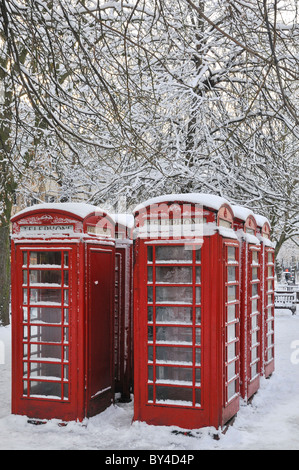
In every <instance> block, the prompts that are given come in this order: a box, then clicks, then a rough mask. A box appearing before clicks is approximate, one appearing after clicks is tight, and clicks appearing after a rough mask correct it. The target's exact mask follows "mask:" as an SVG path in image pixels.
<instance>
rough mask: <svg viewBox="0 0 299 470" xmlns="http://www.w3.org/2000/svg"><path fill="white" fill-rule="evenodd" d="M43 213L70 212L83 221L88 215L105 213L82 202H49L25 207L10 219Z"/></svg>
mask: <svg viewBox="0 0 299 470" xmlns="http://www.w3.org/2000/svg"><path fill="white" fill-rule="evenodd" d="M36 210H38V211H40V212H42V211H45V210H60V211H64V212H70V213H71V214H75V215H77V216H79V217H81V218H82V219H84V218H85V217H86V216H88V215H89V214H91V213H93V212H96V213H99V214H101V213H104V214H106V211H103V210H102V209H101V208H100V207H97V206H94V205H92V204H85V203H83V202H51V203H41V204H35V205H33V206H30V207H26V209H23V210H21V211H20V212H18V213H17V214H16V215H15V216H14V217H12V220H14V219H15V218H16V217H19V216H20V215H25V214H27V213H28V212H31V211H36Z"/></svg>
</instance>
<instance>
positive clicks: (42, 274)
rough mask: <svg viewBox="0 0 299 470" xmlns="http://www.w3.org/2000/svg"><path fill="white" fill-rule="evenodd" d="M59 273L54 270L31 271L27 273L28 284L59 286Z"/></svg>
mask: <svg viewBox="0 0 299 470" xmlns="http://www.w3.org/2000/svg"><path fill="white" fill-rule="evenodd" d="M61 277H62V275H61V271H56V270H51V271H50V270H40V269H39V270H37V269H35V270H32V269H30V271H29V279H30V284H31V285H34V284H51V285H52V284H54V285H59V286H61Z"/></svg>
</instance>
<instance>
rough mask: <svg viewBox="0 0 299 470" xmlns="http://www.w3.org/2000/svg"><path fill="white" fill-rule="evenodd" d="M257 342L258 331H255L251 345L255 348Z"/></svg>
mask: <svg viewBox="0 0 299 470" xmlns="http://www.w3.org/2000/svg"><path fill="white" fill-rule="evenodd" d="M257 341H258V334H257V331H253V332H252V334H251V345H252V346H253V345H254V344H256V343H257Z"/></svg>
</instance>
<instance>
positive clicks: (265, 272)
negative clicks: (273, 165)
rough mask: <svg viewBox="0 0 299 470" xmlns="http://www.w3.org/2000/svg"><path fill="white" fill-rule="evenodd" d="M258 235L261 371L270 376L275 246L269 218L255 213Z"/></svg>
mask: <svg viewBox="0 0 299 470" xmlns="http://www.w3.org/2000/svg"><path fill="white" fill-rule="evenodd" d="M255 218H256V221H257V237H258V238H259V240H260V243H261V248H262V257H261V273H262V274H261V279H262V285H263V289H262V322H261V329H262V335H261V341H262V351H263V354H262V367H261V373H262V374H263V375H264V376H265V377H266V378H268V377H269V376H270V375H271V374H272V373H273V371H274V289H275V288H274V246H273V243H272V242H271V227H270V223H269V220H268V219H267V218H266V217H264V216H261V215H259V214H255Z"/></svg>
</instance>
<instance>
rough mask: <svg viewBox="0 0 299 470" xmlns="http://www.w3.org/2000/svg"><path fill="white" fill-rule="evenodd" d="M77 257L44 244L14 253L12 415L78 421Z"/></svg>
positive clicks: (68, 250) (71, 250)
mask: <svg viewBox="0 0 299 470" xmlns="http://www.w3.org/2000/svg"><path fill="white" fill-rule="evenodd" d="M76 253H77V248H76V247H66V246H63V247H58V246H57V247H55V248H53V247H52V248H49V247H41V245H39V246H38V247H34V246H22V247H16V252H15V253H13V256H14V254H15V255H16V267H17V268H16V272H15V274H14V285H13V289H12V290H13V305H14V309H13V311H14V316H13V319H12V328H13V333H14V334H13V341H14V348H13V368H12V374H13V381H14V384H15V386H14V393H13V397H12V410H13V413H17V414H27V415H28V416H30V417H36V418H38V417H39V416H41V417H42V418H48V417H50V418H51V417H52V415H53V414H54V415H56V416H60V415H61V417H63V418H65V419H76V417H77V400H76V389H77V386H78V380H79V378H78V372H77V365H76V357H77V354H76V347H77V345H76V343H77V339H76V338H77V337H76V335H77V323H78V319H77V317H76V310H77V309H76V296H73V295H72V293H73V292H74V285H76V283H77V271H78V269H77V265H76V259H77V257H76ZM70 338H72V343H71V340H70ZM54 410H55V412H54V413H53V411H54Z"/></svg>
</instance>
